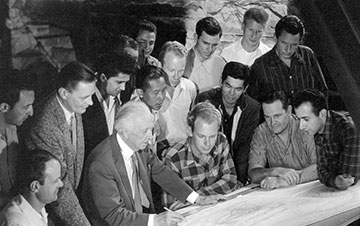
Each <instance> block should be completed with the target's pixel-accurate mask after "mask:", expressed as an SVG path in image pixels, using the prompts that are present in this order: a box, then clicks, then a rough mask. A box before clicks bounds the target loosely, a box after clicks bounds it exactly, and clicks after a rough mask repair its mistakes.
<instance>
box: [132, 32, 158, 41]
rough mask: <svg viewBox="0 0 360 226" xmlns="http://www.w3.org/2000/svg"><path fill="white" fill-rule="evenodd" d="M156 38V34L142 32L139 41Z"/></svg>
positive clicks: (139, 34)
mask: <svg viewBox="0 0 360 226" xmlns="http://www.w3.org/2000/svg"><path fill="white" fill-rule="evenodd" d="M155 37H156V35H155V32H151V31H147V30H140V31H139V33H138V36H137V38H138V39H148V40H154V39H155Z"/></svg>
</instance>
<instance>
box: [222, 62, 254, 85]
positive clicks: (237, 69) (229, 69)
mask: <svg viewBox="0 0 360 226" xmlns="http://www.w3.org/2000/svg"><path fill="white" fill-rule="evenodd" d="M228 76H230V77H232V78H234V79H240V80H243V81H244V86H247V85H248V84H249V79H250V68H249V67H248V66H246V65H244V64H242V63H239V62H234V61H231V62H229V63H227V64H226V65H225V67H224V70H223V72H222V76H221V79H222V83H223V82H224V81H225V80H226V78H227V77H228Z"/></svg>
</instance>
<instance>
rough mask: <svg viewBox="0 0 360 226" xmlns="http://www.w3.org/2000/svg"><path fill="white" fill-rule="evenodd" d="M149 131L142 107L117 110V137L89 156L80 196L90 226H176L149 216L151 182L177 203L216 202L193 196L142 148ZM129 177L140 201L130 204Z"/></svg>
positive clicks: (165, 216)
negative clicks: (136, 183) (138, 181)
mask: <svg viewBox="0 0 360 226" xmlns="http://www.w3.org/2000/svg"><path fill="white" fill-rule="evenodd" d="M153 127H154V122H153V116H152V114H151V113H150V110H149V108H148V107H147V106H146V105H145V104H144V103H142V102H134V101H130V102H128V103H126V104H125V105H123V106H122V108H121V109H120V112H119V114H118V118H117V121H116V123H115V129H116V131H117V133H116V134H113V135H112V136H110V137H108V138H106V139H105V140H104V141H103V142H101V143H100V144H99V145H98V146H96V148H95V149H94V150H93V151H92V152H91V154H90V155H89V157H88V159H87V162H86V167H85V171H84V173H85V178H84V186H83V192H82V195H83V199H84V203H85V206H86V207H85V210H86V212H87V213H88V216H89V219H90V220H91V223H92V224H93V225H114V226H115V225H116V226H118V225H124V226H125V225H127V226H128V225H134V226H135V225H136V226H141V225H144V226H145V225H148V223H153V225H172V224H174V223H177V222H180V221H181V220H182V219H183V218H182V217H180V216H179V215H175V214H172V213H169V212H163V213H161V214H157V215H156V214H149V213H154V209H155V207H154V203H153V199H152V194H151V187H150V184H151V183H150V182H151V178H152V179H153V180H154V181H155V182H156V183H158V184H159V185H160V186H161V187H163V188H164V189H165V190H166V191H167V192H169V193H171V194H172V195H174V196H175V197H177V198H178V199H179V200H180V201H182V202H185V201H189V202H191V203H198V204H207V203H214V202H216V201H217V199H219V198H222V197H221V196H215V197H211V196H207V197H205V196H199V194H197V193H196V192H194V191H193V190H192V189H191V188H190V187H189V186H188V185H187V184H186V183H185V182H184V181H183V180H181V179H180V178H179V177H178V176H177V175H176V174H175V173H174V172H173V171H172V170H171V169H170V168H168V167H167V166H165V165H164V163H163V162H161V161H160V160H159V159H158V157H157V156H156V154H155V153H154V152H152V151H151V150H150V149H148V148H147V146H148V145H149V144H150V142H151V139H152V129H153ZM134 157H135V158H136V159H137V160H138V167H136V168H135V166H134V165H135V164H132V163H131V162H132V158H134ZM134 168H135V169H134ZM133 171H138V177H139V179H140V182H141V187H142V188H143V191H144V193H145V195H144V196H146V198H144V196H141V195H140V197H141V198H135V197H139V196H137V193H136V185H135V183H133V182H132V181H133V179H134V177H135V176H134V175H133ZM139 187H140V185H139ZM139 190H141V189H139ZM139 193H141V192H139ZM144 193H143V194H144ZM139 199H140V200H141V201H142V204H141V205H142V206H143V208H141V206H140V209H139V207H137V206H136V203H137V202H140V200H139ZM145 200H146V201H147V202H146V201H145ZM146 205H147V206H146Z"/></svg>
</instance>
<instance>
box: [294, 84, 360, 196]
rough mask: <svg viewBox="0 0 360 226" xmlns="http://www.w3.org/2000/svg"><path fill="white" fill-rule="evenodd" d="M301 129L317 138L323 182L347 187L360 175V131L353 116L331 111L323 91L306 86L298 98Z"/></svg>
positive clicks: (319, 171)
mask: <svg viewBox="0 0 360 226" xmlns="http://www.w3.org/2000/svg"><path fill="white" fill-rule="evenodd" d="M294 107H295V112H296V115H297V116H298V117H300V119H301V123H300V129H302V130H304V131H307V132H309V133H310V134H312V135H314V137H315V144H316V148H317V153H318V174H319V179H320V182H321V183H323V184H325V185H326V186H328V187H334V188H337V189H341V190H344V189H347V188H348V187H350V186H351V185H354V184H356V182H357V180H358V179H359V178H360V134H359V131H358V130H357V129H356V127H355V125H354V123H353V121H352V119H351V117H350V115H349V114H348V113H347V112H345V113H339V112H335V111H331V110H328V106H327V102H326V98H325V96H324V94H323V93H321V92H320V91H318V90H315V89H305V90H303V91H302V92H300V93H299V94H298V95H297V96H296V98H295V101H294Z"/></svg>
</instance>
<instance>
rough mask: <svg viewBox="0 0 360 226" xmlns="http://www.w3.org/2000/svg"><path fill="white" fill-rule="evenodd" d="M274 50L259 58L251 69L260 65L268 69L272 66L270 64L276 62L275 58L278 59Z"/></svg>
mask: <svg viewBox="0 0 360 226" xmlns="http://www.w3.org/2000/svg"><path fill="white" fill-rule="evenodd" d="M274 48H275V47H274ZM274 48H272V49H270V50H268V51H267V52H266V53H264V54H263V55H262V56H260V57H258V58H257V59H256V60H255V62H254V64H253V65H252V66H251V68H253V67H256V66H259V65H265V66H267V67H269V66H270V62H273V61H274V58H276V57H278V56H277V55H276V53H275V49H274Z"/></svg>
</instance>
